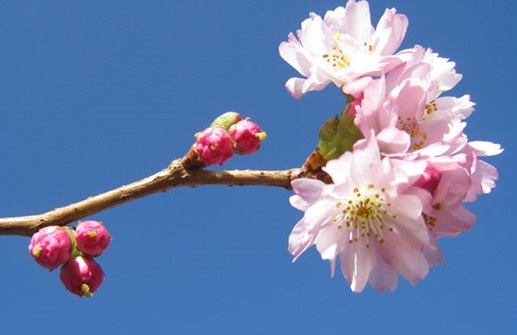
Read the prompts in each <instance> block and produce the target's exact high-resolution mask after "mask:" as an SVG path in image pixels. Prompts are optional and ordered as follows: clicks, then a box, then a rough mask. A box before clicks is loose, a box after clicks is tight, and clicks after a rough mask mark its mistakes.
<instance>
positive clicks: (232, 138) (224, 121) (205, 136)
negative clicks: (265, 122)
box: [195, 112, 266, 165]
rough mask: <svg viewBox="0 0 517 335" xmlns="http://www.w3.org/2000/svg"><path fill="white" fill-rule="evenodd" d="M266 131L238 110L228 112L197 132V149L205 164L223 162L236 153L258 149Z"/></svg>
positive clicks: (252, 151) (245, 152)
mask: <svg viewBox="0 0 517 335" xmlns="http://www.w3.org/2000/svg"><path fill="white" fill-rule="evenodd" d="M265 138H266V133H265V132H264V131H262V130H261V129H260V127H259V126H258V125H257V124H256V123H254V122H252V121H250V120H249V119H245V120H242V119H241V117H240V115H239V114H238V113H236V112H227V113H224V114H223V115H221V116H219V117H218V118H217V119H215V120H214V122H212V125H210V127H208V128H206V129H205V130H203V131H202V132H200V133H197V134H196V145H195V148H196V151H197V154H198V155H199V158H200V159H201V160H202V161H203V163H204V165H216V164H223V163H224V162H226V161H227V160H228V159H230V158H231V157H232V156H233V154H234V153H236V154H239V155H249V154H252V153H254V152H255V151H257V150H258V149H259V147H260V142H261V141H263V140H264V139H265Z"/></svg>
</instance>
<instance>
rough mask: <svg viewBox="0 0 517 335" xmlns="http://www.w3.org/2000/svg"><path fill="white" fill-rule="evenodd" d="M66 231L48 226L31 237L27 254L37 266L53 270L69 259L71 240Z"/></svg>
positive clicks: (65, 229)
mask: <svg viewBox="0 0 517 335" xmlns="http://www.w3.org/2000/svg"><path fill="white" fill-rule="evenodd" d="M67 229H69V228H63V227H58V226H50V227H45V228H42V229H40V230H39V231H38V232H37V233H35V234H34V235H32V239H31V242H30V244H29V253H30V254H31V256H32V257H34V259H35V260H36V262H38V263H39V265H41V266H43V267H44V268H47V269H50V270H54V269H55V268H57V267H58V266H60V265H62V264H65V263H66V262H67V261H68V259H70V249H71V247H72V240H71V237H70V235H69V234H68V232H67Z"/></svg>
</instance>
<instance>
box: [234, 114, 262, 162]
mask: <svg viewBox="0 0 517 335" xmlns="http://www.w3.org/2000/svg"><path fill="white" fill-rule="evenodd" d="M230 136H231V137H232V139H233V141H234V147H235V151H236V152H237V153H238V154H241V155H249V154H252V153H254V152H255V151H257V150H258V148H259V147H260V142H261V141H262V140H264V139H265V138H266V133H265V132H263V131H262V130H260V127H259V126H258V125H257V124H256V123H254V122H251V121H249V120H242V121H239V122H237V123H236V124H234V125H232V126H231V127H230Z"/></svg>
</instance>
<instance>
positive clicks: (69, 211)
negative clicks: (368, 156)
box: [0, 154, 302, 236]
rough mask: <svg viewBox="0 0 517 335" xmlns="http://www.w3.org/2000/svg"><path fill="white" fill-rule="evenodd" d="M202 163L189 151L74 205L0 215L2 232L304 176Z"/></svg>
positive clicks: (280, 183) (288, 186)
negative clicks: (196, 191) (190, 189)
mask: <svg viewBox="0 0 517 335" xmlns="http://www.w3.org/2000/svg"><path fill="white" fill-rule="evenodd" d="M200 166H201V165H200V164H199V161H196V160H195V159H193V158H192V157H189V155H188V154H187V156H186V157H184V158H179V159H176V160H174V161H172V162H171V163H170V165H169V166H168V167H167V168H165V169H163V170H161V171H159V172H158V173H156V174H154V175H152V176H149V177H147V178H144V179H142V180H139V181H136V182H134V183H132V184H129V185H124V186H121V187H119V188H116V189H114V190H111V191H108V192H105V193H101V194H99V195H96V196H93V197H89V198H87V199H84V200H82V201H79V202H76V203H74V204H71V205H68V206H65V207H61V208H56V209H54V210H51V211H49V212H46V213H43V214H39V215H30V216H20V217H11V218H0V235H25V236H31V235H32V234H34V233H35V232H36V231H38V230H39V229H41V228H43V227H46V226H54V225H57V226H64V225H66V224H69V223H71V222H74V221H76V220H79V219H81V218H84V217H87V216H90V215H92V214H95V213H98V212H101V211H103V210H106V209H108V208H112V207H115V206H118V205H121V204H123V203H126V202H130V201H133V200H136V199H139V198H142V197H145V196H148V195H151V194H154V193H157V192H165V191H167V190H170V189H172V188H175V187H180V186H200V185H242V186H244V185H262V186H277V187H284V188H286V189H291V181H292V180H294V179H296V178H299V177H300V176H301V175H302V169H289V170H281V171H255V170H243V171H240V170H234V171H206V170H203V169H200Z"/></svg>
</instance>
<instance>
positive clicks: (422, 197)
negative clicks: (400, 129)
mask: <svg viewBox="0 0 517 335" xmlns="http://www.w3.org/2000/svg"><path fill="white" fill-rule="evenodd" d="M424 169H425V164H424V163H422V162H405V161H401V160H392V159H390V158H384V159H382V160H381V155H380V152H379V149H378V146H377V143H376V142H375V137H374V136H373V135H369V136H368V137H367V139H366V140H361V141H359V142H357V143H356V145H355V146H354V150H353V152H346V153H345V154H343V155H342V156H341V157H339V158H338V159H335V160H332V161H329V162H328V163H327V166H326V167H325V168H324V170H325V171H326V172H327V173H328V174H329V175H330V176H331V177H332V180H333V181H334V184H330V185H327V184H324V183H323V182H321V181H319V180H313V179H297V180H294V181H293V182H292V186H293V189H294V191H295V193H296V195H294V196H292V197H291V199H290V201H291V204H292V205H293V206H294V207H295V208H297V209H300V210H302V211H304V212H305V215H304V217H303V218H302V219H301V220H300V221H299V222H298V223H297V224H296V226H295V227H294V229H293V231H292V233H291V235H290V236H289V251H290V252H291V254H292V255H293V256H294V257H295V259H297V258H298V257H299V256H300V255H301V254H302V253H303V252H304V251H305V250H306V249H307V248H309V247H310V246H311V245H316V248H317V250H318V251H319V253H320V254H321V257H322V258H323V259H327V260H329V261H330V264H331V269H332V273H334V268H335V264H336V260H337V259H339V262H340V265H341V270H342V272H343V275H344V276H345V278H346V279H347V281H348V283H349V284H350V288H351V289H352V291H354V292H361V291H362V290H363V289H364V287H365V285H366V284H367V283H370V285H372V286H373V287H374V288H375V289H377V290H381V291H393V290H394V289H395V288H396V286H397V281H398V274H401V275H402V276H403V277H405V278H406V279H408V280H409V281H410V282H411V283H413V284H415V283H416V282H417V281H418V280H419V279H422V278H424V277H425V276H426V275H427V273H428V270H429V266H430V265H431V264H430V261H428V257H429V258H430V257H431V256H436V252H435V250H436V249H435V248H434V246H433V244H432V240H431V239H430V236H429V233H428V230H427V228H426V225H425V222H424V219H423V216H422V213H423V208H424V203H427V202H428V201H429V196H428V194H427V192H424V191H421V190H419V189H417V188H415V187H414V186H413V184H414V183H415V182H416V180H417V179H418V178H419V177H420V176H421V175H422V173H423V172H424ZM424 250H426V251H425V252H424ZM426 253H429V255H430V256H428V255H426Z"/></svg>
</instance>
